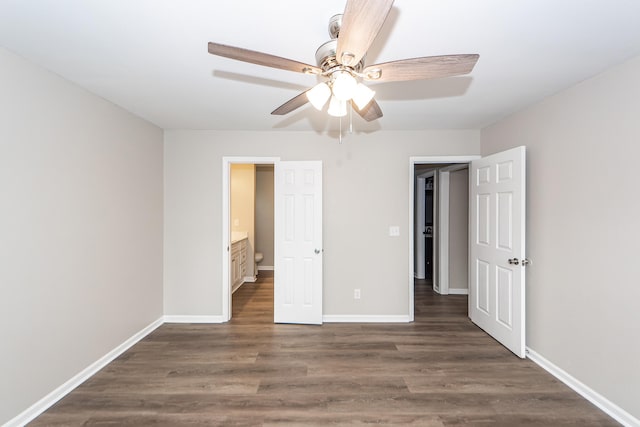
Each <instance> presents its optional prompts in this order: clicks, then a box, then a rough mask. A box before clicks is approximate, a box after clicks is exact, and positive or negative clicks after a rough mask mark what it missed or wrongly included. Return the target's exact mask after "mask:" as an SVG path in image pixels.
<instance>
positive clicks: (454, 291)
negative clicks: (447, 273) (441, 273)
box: [449, 288, 469, 295]
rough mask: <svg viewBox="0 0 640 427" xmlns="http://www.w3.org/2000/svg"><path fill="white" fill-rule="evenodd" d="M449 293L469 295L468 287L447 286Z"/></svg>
mask: <svg viewBox="0 0 640 427" xmlns="http://www.w3.org/2000/svg"><path fill="white" fill-rule="evenodd" d="M449 295H469V290H468V289H451V288H449Z"/></svg>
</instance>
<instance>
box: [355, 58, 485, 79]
mask: <svg viewBox="0 0 640 427" xmlns="http://www.w3.org/2000/svg"><path fill="white" fill-rule="evenodd" d="M479 57H480V55H476V54H472V55H444V56H426V57H423V58H413V59H402V60H400V61H391V62H385V63H382V64H375V65H370V66H368V67H366V68H365V69H364V70H363V71H362V74H364V78H365V80H370V81H376V82H398V81H407V80H422V79H437V78H440V77H452V76H460V75H463V74H468V73H470V72H471V70H473V67H474V66H475V65H476V62H478V58H479Z"/></svg>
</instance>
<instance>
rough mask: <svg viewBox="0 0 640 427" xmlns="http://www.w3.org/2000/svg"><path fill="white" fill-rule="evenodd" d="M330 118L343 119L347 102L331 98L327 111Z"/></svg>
mask: <svg viewBox="0 0 640 427" xmlns="http://www.w3.org/2000/svg"><path fill="white" fill-rule="evenodd" d="M327 113H329V115H330V116H333V117H344V116H346V115H347V101H342V100H340V99H338V98H336V96H335V95H334V96H332V97H331V101H329V109H328V110H327Z"/></svg>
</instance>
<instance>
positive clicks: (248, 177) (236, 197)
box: [229, 164, 256, 277]
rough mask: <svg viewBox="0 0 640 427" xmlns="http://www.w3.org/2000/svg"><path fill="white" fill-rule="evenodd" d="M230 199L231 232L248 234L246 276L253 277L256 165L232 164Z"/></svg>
mask: <svg viewBox="0 0 640 427" xmlns="http://www.w3.org/2000/svg"><path fill="white" fill-rule="evenodd" d="M230 175H231V179H230V182H229V187H230V188H229V190H230V191H229V198H230V199H231V200H230V202H231V203H230V205H231V208H230V211H231V231H232V232H233V231H236V232H243V233H247V237H248V239H247V240H248V241H249V246H248V247H247V259H248V260H249V261H248V262H247V266H246V268H247V269H246V276H245V277H253V275H254V274H255V273H254V271H253V269H254V265H253V262H251V261H250V260H252V259H253V252H254V248H255V223H256V167H255V166H254V165H245V164H231V173H230Z"/></svg>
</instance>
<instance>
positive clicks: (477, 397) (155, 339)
mask: <svg viewBox="0 0 640 427" xmlns="http://www.w3.org/2000/svg"><path fill="white" fill-rule="evenodd" d="M415 295H416V309H415V314H416V320H415V322H414V323H411V324H335V323H334V324H325V325H323V326H298V325H275V324H273V323H272V322H273V279H272V278H269V277H267V278H262V279H261V280H259V281H258V282H257V283H256V284H245V285H244V286H243V287H242V288H241V289H240V290H239V291H237V292H236V293H235V294H234V296H233V319H232V321H231V322H229V323H227V324H222V325H202V324H191V325H184V324H165V325H163V326H161V327H160V328H158V329H157V330H155V331H154V332H153V333H151V334H150V335H149V336H147V337H146V338H145V339H143V340H142V341H140V342H139V343H138V344H136V345H135V346H134V347H132V348H131V349H130V350H129V351H127V352H126V353H124V354H123V355H122V356H120V357H119V358H118V359H116V360H115V361H114V362H112V363H111V364H109V365H108V366H107V367H105V368H104V369H103V370H102V371H100V372H99V373H97V374H96V375H95V376H93V377H92V378H90V379H89V380H87V381H86V382H85V383H84V384H82V385H81V386H79V387H78V388H77V389H76V390H74V391H73V392H72V393H70V394H69V395H68V396H66V397H65V398H64V399H62V400H61V401H60V402H58V403H57V404H56V405H55V406H53V407H52V408H50V409H49V410H48V411H46V412H45V413H43V414H42V415H41V416H40V417H38V418H37V419H36V420H34V422H33V423H32V425H34V426H41V425H65V426H74V425H91V426H94V425H96V426H102V425H104V426H106V425H108V426H114V425H129V426H145V425H155V426H183V425H187V426H194V425H197V426H204V425H228V426H278V425H292V426H337V425H356V426H357V425H360V426H362V425H371V424H378V425H405V426H463V425H464V426H476V425H477V426H612V425H618V424H617V423H616V422H615V421H614V420H613V419H611V418H609V417H608V416H607V415H606V414H604V413H603V412H601V411H600V410H598V409H597V408H596V407H594V406H593V405H591V404H590V403H589V402H588V401H586V400H584V399H583V398H581V397H580V396H579V395H578V394H576V393H575V392H573V391H572V390H570V389H569V388H568V387H566V386H565V385H563V384H562V383H560V382H559V381H557V380H556V379H554V378H553V377H552V376H551V375H549V374H547V373H546V372H545V371H543V370H542V369H541V368H539V367H538V366H537V365H535V364H534V363H532V362H531V361H529V360H521V359H519V358H517V357H515V356H514V355H512V354H511V353H510V352H509V351H508V350H506V349H505V348H503V347H502V346H501V345H499V344H497V343H496V342H495V341H494V340H493V339H492V338H490V337H488V336H487V335H486V334H485V333H483V332H482V331H481V330H480V329H478V328H477V327H475V326H474V325H473V324H472V323H471V322H470V321H469V320H468V318H467V306H466V304H467V298H466V297H465V296H456V295H451V296H446V297H443V296H439V295H437V294H434V293H433V291H432V289H431V288H430V287H429V286H428V285H427V284H425V283H424V282H419V283H417V284H416V293H415Z"/></svg>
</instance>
